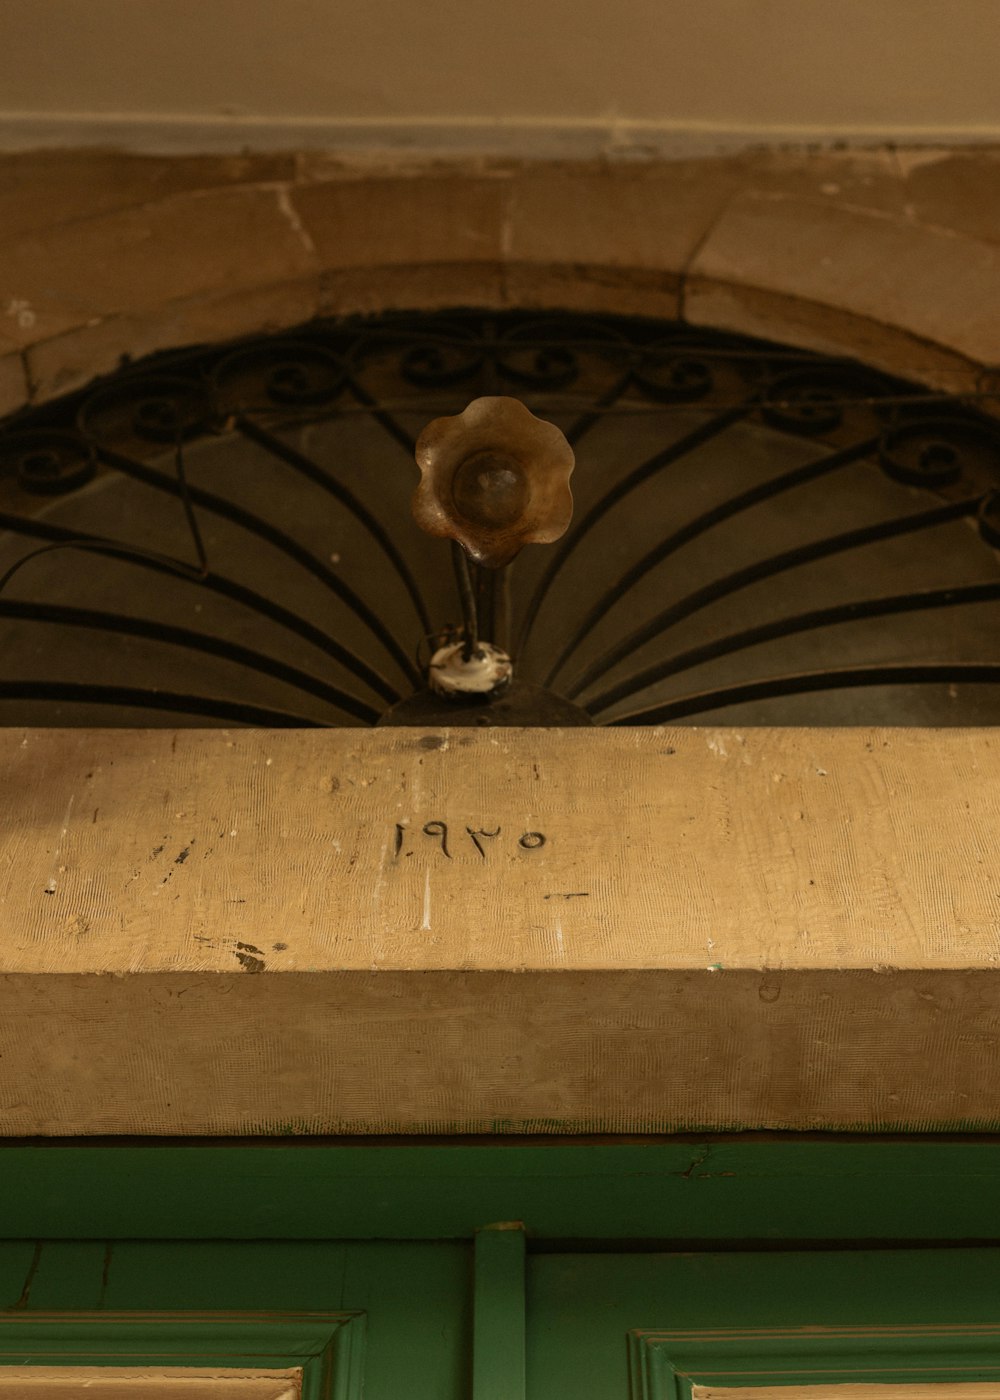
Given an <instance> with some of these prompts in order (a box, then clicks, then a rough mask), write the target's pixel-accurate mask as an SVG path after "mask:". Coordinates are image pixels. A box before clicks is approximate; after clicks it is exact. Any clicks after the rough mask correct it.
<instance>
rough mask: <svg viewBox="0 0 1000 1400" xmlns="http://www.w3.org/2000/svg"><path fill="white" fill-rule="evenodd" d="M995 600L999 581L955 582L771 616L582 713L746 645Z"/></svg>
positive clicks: (649, 672) (623, 686)
mask: <svg viewBox="0 0 1000 1400" xmlns="http://www.w3.org/2000/svg"><path fill="white" fill-rule="evenodd" d="M997 601H1000V581H997V582H993V583H970V584H956V585H954V586H953V587H951V588H928V589H925V590H924V591H923V592H921V593H896V594H893V595H891V596H887V597H884V598H861V599H858V600H857V601H856V602H853V603H840V604H837V605H835V606H831V607H828V608H814V609H813V610H812V611H811V612H804V613H795V614H793V615H792V616H791V617H781V618H776V619H775V620H774V621H773V622H765V623H762V624H761V626H759V627H747V628H745V629H744V630H743V631H742V632H731V633H729V635H728V636H725V637H717V638H716V639H715V640H714V641H711V642H704V643H703V644H702V645H701V646H697V647H690V648H689V649H688V650H687V651H681V652H678V653H677V654H676V655H675V656H672V657H670V658H669V660H667V661H662V662H660V663H659V665H656V666H647V667H646V669H645V670H644V671H639V672H638V673H637V674H636V675H634V676H630V677H629V678H628V680H625V681H621V682H620V683H619V684H618V685H613V686H610V687H609V688H608V689H607V690H605V691H603V692H602V693H601V694H600V695H598V696H596V697H595V698H594V699H593V700H591V701H590V702H589V703H588V704H586V705H585V706H584V709H585V710H586V711H587V713H588V714H591V715H597V714H600V713H601V712H602V711H604V710H609V709H610V708H611V706H612V705H617V704H618V703H619V702H620V701H622V700H628V699H629V698H630V697H631V696H633V695H635V694H636V693H637V692H638V691H640V690H648V689H649V687H650V686H651V685H657V684H658V683H659V682H660V681H664V680H668V679H669V678H670V677H671V676H676V675H679V674H680V673H681V672H683V671H690V670H693V669H694V667H696V666H702V665H704V664H705V662H707V661H717V660H718V659H719V657H720V656H732V655H733V654H734V653H735V652H739V651H747V650H749V648H751V647H755V646H760V644H761V643H762V642H773V641H777V640H780V639H781V638H783V637H793V636H795V635H796V633H798V632H811V631H813V630H815V629H817V628H820V627H834V626H836V625H837V624H838V623H841V622H854V621H857V620H858V619H861V618H870V617H895V616H899V615H901V614H903V613H908V612H924V611H928V610H930V609H933V608H953V607H956V608H957V607H962V606H965V605H966V604H969V603H987V602H997Z"/></svg>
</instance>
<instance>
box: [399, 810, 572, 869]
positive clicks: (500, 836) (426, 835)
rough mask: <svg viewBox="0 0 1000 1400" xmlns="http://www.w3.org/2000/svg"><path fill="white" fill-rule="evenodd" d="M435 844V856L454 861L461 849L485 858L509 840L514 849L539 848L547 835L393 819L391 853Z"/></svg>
mask: <svg viewBox="0 0 1000 1400" xmlns="http://www.w3.org/2000/svg"><path fill="white" fill-rule="evenodd" d="M428 840H430V841H431V842H433V844H434V848H435V849H436V851H437V853H438V855H439V856H440V857H441V858H443V859H445V860H453V859H454V857H455V855H456V853H460V852H462V851H464V852H466V853H468V854H470V855H477V856H478V857H479V859H480V860H486V859H488V855H489V853H490V852H493V851H497V850H503V849H504V848H505V847H506V846H507V845H508V844H510V843H512V844H513V846H514V849H515V850H521V851H539V850H541V849H542V847H543V846H544V845H545V844H546V841H547V837H546V836H545V835H544V833H543V832H541V831H522V832H520V833H519V834H518V835H511V834H510V833H509V832H507V833H505V832H504V828H503V827H502V826H500V825H497V826H495V827H490V826H486V825H482V826H464V827H463V826H460V825H455V824H454V823H452V824H451V825H449V823H448V822H445V821H440V820H439V819H437V818H434V819H433V820H432V821H427V822H424V824H423V826H420V825H419V824H414V825H412V826H411V824H410V823H409V822H396V828H395V839H394V842H393V851H394V854H395V855H396V856H397V857H399V856H411V855H413V854H414V852H415V851H417V850H421V849H422V850H426V851H429V850H430V847H429V846H428V845H427V841H428Z"/></svg>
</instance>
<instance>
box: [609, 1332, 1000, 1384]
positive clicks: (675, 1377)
mask: <svg viewBox="0 0 1000 1400" xmlns="http://www.w3.org/2000/svg"><path fill="white" fill-rule="evenodd" d="M628 1346H629V1385H630V1396H631V1400H694V1395H695V1391H696V1389H701V1388H702V1387H704V1386H706V1385H708V1386H710V1387H711V1388H712V1389H713V1390H714V1389H715V1388H716V1387H721V1386H724V1387H726V1388H727V1389H729V1390H730V1391H741V1390H742V1389H743V1388H744V1387H747V1388H748V1389H749V1388H753V1389H757V1388H759V1387H761V1386H768V1387H770V1386H781V1387H782V1390H783V1391H784V1388H785V1387H786V1386H798V1385H810V1386H819V1385H822V1386H823V1387H824V1390H826V1389H827V1387H828V1386H833V1387H836V1386H838V1385H840V1384H842V1383H844V1382H848V1381H850V1382H852V1383H855V1384H857V1383H860V1382H862V1381H866V1380H870V1381H872V1382H877V1383H879V1385H880V1390H879V1394H882V1390H881V1386H882V1385H891V1386H893V1387H902V1386H904V1385H909V1384H914V1385H924V1384H927V1383H929V1382H932V1381H941V1382H948V1381H949V1379H952V1380H955V1381H962V1382H968V1381H993V1382H994V1383H995V1382H997V1381H998V1380H1000V1328H998V1327H995V1326H968V1327H944V1326H938V1327H932V1326H931V1327H922V1326H914V1327H870V1328H857V1327H851V1328H848V1327H823V1328H799V1329H781V1330H778V1329H756V1330H739V1331H737V1330H725V1329H719V1330H703V1331H698V1332H672V1331H667V1330H664V1331H658V1330H648V1329H641V1330H635V1331H633V1332H630V1333H629V1339H628ZM827 1393H830V1394H831V1400H832V1397H833V1396H834V1395H835V1394H836V1391H835V1390H834V1391H828V1392H827ZM733 1400H738V1397H737V1396H736V1395H734V1396H733ZM942 1400H944V1397H943V1396H942Z"/></svg>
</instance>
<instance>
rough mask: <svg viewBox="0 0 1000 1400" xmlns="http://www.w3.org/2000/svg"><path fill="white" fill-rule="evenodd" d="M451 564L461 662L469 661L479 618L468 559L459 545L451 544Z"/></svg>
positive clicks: (477, 639)
mask: <svg viewBox="0 0 1000 1400" xmlns="http://www.w3.org/2000/svg"><path fill="white" fill-rule="evenodd" d="M451 562H452V564H453V565H454V566H455V582H456V583H457V585H458V598H459V602H460V603H461V605H462V631H463V633H464V636H465V643H464V645H463V647H462V660H463V661H470V660H471V659H472V655H473V653H474V652H475V651H477V650H478V648H479V618H478V615H477V613H476V594H475V590H474V589H473V587H472V574H471V572H470V570H469V557H468V555H467V554H466V552H465V550H464V549H463V548H462V546H461V545H460V544H457V543H456V542H455V541H454V540H452V543H451Z"/></svg>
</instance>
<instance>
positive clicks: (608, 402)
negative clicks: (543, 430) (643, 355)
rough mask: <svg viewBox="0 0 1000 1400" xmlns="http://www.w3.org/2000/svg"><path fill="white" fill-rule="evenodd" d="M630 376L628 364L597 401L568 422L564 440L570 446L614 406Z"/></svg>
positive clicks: (631, 374)
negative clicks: (574, 419) (575, 418)
mask: <svg viewBox="0 0 1000 1400" xmlns="http://www.w3.org/2000/svg"><path fill="white" fill-rule="evenodd" d="M632 376H633V367H632V366H631V365H629V367H628V369H627V370H626V371H625V373H624V374H622V375H619V377H618V378H617V379H616V380H615V382H614V383H613V384H611V385H610V386H609V387H608V388H607V389H606V390H605V391H604V393H603V394H601V396H600V398H599V399H598V400H597V402H596V403H595V404H594V405H593V406H592V407H591V408H589V409H588V410H587V412H586V413H581V415H580V417H579V418H578V419H577V420H576V422H575V423H571V424H570V426H569V427H568V428H567V429H566V441H567V442H568V443H569V445H570V447H576V446H578V444H579V442H580V439H581V438H582V437H583V435H584V433H586V432H589V430H590V429H591V428H592V427H593V426H594V424H595V423H599V422H600V421H601V419H602V418H603V417H604V416H605V414H606V413H607V412H608V410H609V409H611V408H613V407H614V405H615V404H616V403H617V402H618V400H619V399H620V398H621V396H622V394H624V392H625V390H626V389H627V388H628V386H629V385H630V384H631V382H632Z"/></svg>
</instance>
